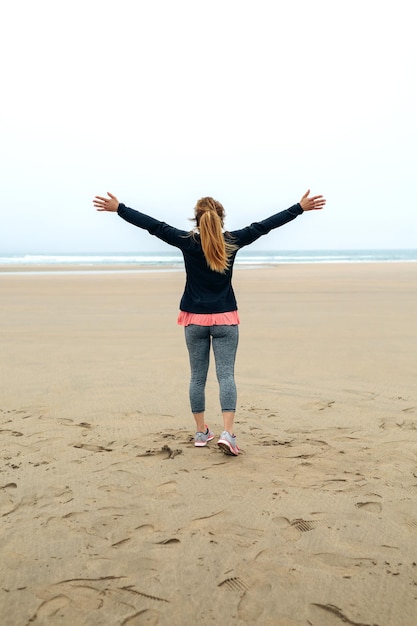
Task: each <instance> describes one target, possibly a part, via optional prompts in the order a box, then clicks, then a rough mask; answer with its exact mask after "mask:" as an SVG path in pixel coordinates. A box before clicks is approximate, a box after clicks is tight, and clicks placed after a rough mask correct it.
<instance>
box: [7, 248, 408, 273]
mask: <svg viewBox="0 0 417 626" xmlns="http://www.w3.org/2000/svg"><path fill="white" fill-rule="evenodd" d="M401 262H417V249H415V250H269V251H265V250H262V251H260V250H245V249H243V250H241V251H240V252H239V253H238V254H237V257H236V262H235V267H262V266H269V265H280V264H285V263H401ZM118 266H120V268H119V269H118ZM182 267H183V261H182V256H181V254H180V253H177V252H176V251H172V250H170V251H164V252H159V251H158V252H146V253H138V252H123V253H113V252H111V253H106V252H103V253H88V252H86V253H83V254H80V253H76V254H11V255H3V256H0V273H2V274H4V273H9V272H13V273H14V272H16V271H26V270H27V271H30V272H31V273H33V272H34V271H37V270H39V271H41V272H42V273H46V272H48V271H53V272H54V273H55V272H56V271H57V269H58V268H60V269H63V271H65V272H68V271H72V272H77V271H82V272H85V271H91V272H93V271H101V272H102V271H106V268H107V271H111V272H114V271H140V272H145V271H158V270H168V269H170V270H180V269H181V268H182ZM89 268H91V269H90V270H89Z"/></svg>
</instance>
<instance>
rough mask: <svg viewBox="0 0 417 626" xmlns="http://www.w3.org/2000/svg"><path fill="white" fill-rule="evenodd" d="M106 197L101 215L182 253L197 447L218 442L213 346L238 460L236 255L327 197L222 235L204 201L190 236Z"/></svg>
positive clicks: (215, 213)
mask: <svg viewBox="0 0 417 626" xmlns="http://www.w3.org/2000/svg"><path fill="white" fill-rule="evenodd" d="M107 195H108V198H104V197H102V196H96V197H95V199H94V200H93V204H94V206H95V207H96V208H97V210H98V211H111V212H117V213H118V214H119V215H120V217H122V218H123V219H124V220H126V221H127V222H130V223H131V224H133V225H135V226H138V227H139V228H143V229H145V230H147V231H148V232H149V233H150V234H151V235H155V236H156V237H158V238H159V239H162V241H165V242H166V243H167V244H169V245H171V246H175V247H177V248H179V249H180V250H181V252H182V254H183V257H184V263H185V271H186V283H185V289H184V293H183V296H182V298H181V302H180V313H179V316H178V324H180V325H182V326H184V327H185V340H186V344H187V348H188V352H189V358H190V366H191V380H190V389H189V394H190V404H191V411H192V413H193V415H194V419H195V422H196V428H197V432H196V434H195V440H194V443H195V445H196V446H197V447H202V446H205V445H207V442H208V441H211V440H212V439H213V438H214V434H213V433H212V432H211V430H210V429H209V428H208V426H207V424H206V423H205V419H204V412H205V386H206V380H207V373H208V367H209V354H210V346H211V345H212V347H213V352H214V358H215V364H216V374H217V380H218V382H219V389H220V405H221V410H222V414H223V432H222V434H221V435H220V439H219V440H218V445H219V447H220V448H221V449H222V450H223V452H225V453H226V454H230V455H233V456H237V455H238V454H239V448H238V445H237V443H236V437H235V435H234V434H233V424H234V419H235V411H236V385H235V379H234V365H235V357H236V350H237V345H238V325H239V316H238V312H237V303H236V298H235V295H234V292H233V287H232V283H231V281H232V272H233V263H234V260H235V257H236V253H237V251H238V250H240V248H243V247H244V246H248V245H249V244H251V243H253V242H254V241H256V240H257V239H259V237H261V236H262V235H266V234H267V233H269V232H270V231H271V230H273V229H274V228H278V227H279V226H283V225H284V224H286V223H287V222H290V221H291V220H293V219H295V218H296V217H297V216H298V215H301V214H302V213H303V212H304V211H312V210H315V209H322V208H323V207H324V205H325V204H326V200H325V199H324V198H323V196H312V197H310V190H308V191H307V192H306V193H305V194H304V196H303V197H302V198H301V200H300V202H299V203H298V204H294V205H293V206H292V207H290V208H289V209H287V210H285V211H281V212H280V213H276V214H275V215H273V216H271V217H269V218H267V219H266V220H263V221H261V222H255V223H253V224H251V225H250V226H247V227H246V228H243V229H241V230H235V231H233V232H223V225H224V218H225V212H224V208H223V206H222V205H221V204H220V202H217V200H214V199H213V198H210V197H207V198H201V199H200V200H199V201H198V202H197V205H196V207H195V210H194V221H195V229H194V230H193V231H191V232H187V231H184V230H179V229H178V228H174V227H173V226H169V225H168V224H166V223H165V222H160V221H159V220H156V219H154V218H152V217H149V216H148V215H145V214H144V213H139V212H138V211H135V210H133V209H129V208H128V207H126V206H125V205H124V204H121V203H119V201H118V199H117V198H116V197H115V196H113V195H112V194H111V193H109V192H107Z"/></svg>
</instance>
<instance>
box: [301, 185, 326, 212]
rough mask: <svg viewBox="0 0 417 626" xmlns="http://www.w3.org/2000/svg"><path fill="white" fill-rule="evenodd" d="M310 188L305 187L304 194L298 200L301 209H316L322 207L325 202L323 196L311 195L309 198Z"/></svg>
mask: <svg viewBox="0 0 417 626" xmlns="http://www.w3.org/2000/svg"><path fill="white" fill-rule="evenodd" d="M309 195H310V189H307V191H306V192H305V194H304V195H303V197H302V198H301V200H300V205H301V208H302V209H303V211H315V210H317V209H322V208H323V207H324V205H325V204H326V200H325V199H324V198H323V196H312V197H311V198H309Z"/></svg>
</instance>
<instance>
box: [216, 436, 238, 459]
mask: <svg viewBox="0 0 417 626" xmlns="http://www.w3.org/2000/svg"><path fill="white" fill-rule="evenodd" d="M217 445H218V446H219V448H221V449H222V450H223V452H224V453H225V454H231V455H232V456H237V455H238V454H239V448H238V447H237V444H236V437H235V436H234V435H231V434H230V433H228V432H227V430H224V431H223V432H222V434H221V435H220V439H219V441H218V442H217Z"/></svg>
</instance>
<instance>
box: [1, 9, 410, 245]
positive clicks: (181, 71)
mask: <svg viewBox="0 0 417 626" xmlns="http://www.w3.org/2000/svg"><path fill="white" fill-rule="evenodd" d="M0 11H1V22H2V36H1V38H0V53H1V58H2V70H1V74H2V89H1V93H2V95H1V98H0V125H1V149H0V172H1V179H2V181H1V203H0V210H1V217H2V220H1V228H0V255H1V254H5V253H13V252H18V253H21V252H78V251H79V252H81V251H84V252H93V251H97V252H98V251H140V250H160V249H165V248H166V246H165V245H164V244H161V243H159V242H158V241H157V240H156V239H154V238H151V237H150V236H149V235H147V234H146V233H143V232H141V231H139V230H138V229H136V228H134V227H133V226H130V225H128V224H126V223H125V222H123V221H122V220H121V219H120V218H118V217H117V216H116V215H111V214H102V213H96V212H95V210H94V208H93V207H92V198H93V196H94V195H96V194H99V195H104V194H105V192H106V191H111V192H113V193H114V194H115V195H117V197H118V198H119V200H120V201H123V202H124V203H125V204H127V205H129V206H132V207H133V208H137V209H138V210H142V211H143V212H145V213H148V214H150V215H153V216H154V217H157V218H159V219H162V220H165V221H167V222H169V223H171V224H173V225H175V226H178V227H179V228H186V229H188V228H190V227H191V225H190V222H189V221H188V218H189V217H191V216H192V212H193V207H194V204H195V201H196V200H197V199H198V198H199V197H201V196H204V195H211V196H214V197H216V198H217V199H218V200H220V201H221V202H222V203H223V204H224V206H225V208H226V212H227V222H226V227H228V228H229V229H233V228H240V227H242V226H245V225H247V224H248V223H250V222H252V221H255V220H258V219H263V218H264V217H267V216H269V215H270V214H272V213H275V212H277V211H278V210H281V209H284V208H287V207H288V206H289V205H291V204H293V203H294V202H297V201H298V200H299V199H300V197H301V195H302V194H303V193H304V191H305V190H306V189H307V188H311V190H312V192H313V193H323V194H324V195H325V196H326V198H327V201H328V204H327V207H326V208H325V210H324V211H322V212H317V213H315V212H314V213H310V214H305V215H303V216H301V217H300V218H297V220H295V222H293V223H292V224H289V225H287V226H285V227H283V228H282V229H280V230H279V231H276V232H275V233H273V234H270V235H269V236H268V237H266V238H263V239H262V240H261V241H260V242H259V243H257V244H255V245H257V246H258V247H259V248H263V249H276V248H278V249H279V248H282V249H332V248H335V249H342V248H384V247H387V248H407V247H408V248H417V210H416V209H417V207H416V201H415V200H413V198H414V186H415V180H416V173H417V156H416V154H417V152H416V146H417V121H416V120H417V96H416V94H417V78H416V77H417V72H416V69H417V63H416V60H417V38H416V36H415V32H414V31H415V14H414V3H413V2H412V1H411V0H410V1H405V0H397V1H396V2H393V1H388V0H379V1H377V0H350V2H343V3H342V2H336V0H286V1H285V2H282V1H280V0H252V1H248V0H210V2H207V0H205V1H202V0H136V1H135V0H117V1H116V0H114V1H113V2H109V1H106V0H100V1H99V0H81V1H80V0H72V2H66V3H64V2H57V1H56V0H36V1H33V0H26V1H22V0H20V1H19V0H13V2H12V1H11V0H9V2H7V3H4V6H3V8H2V9H1V10H0Z"/></svg>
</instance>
